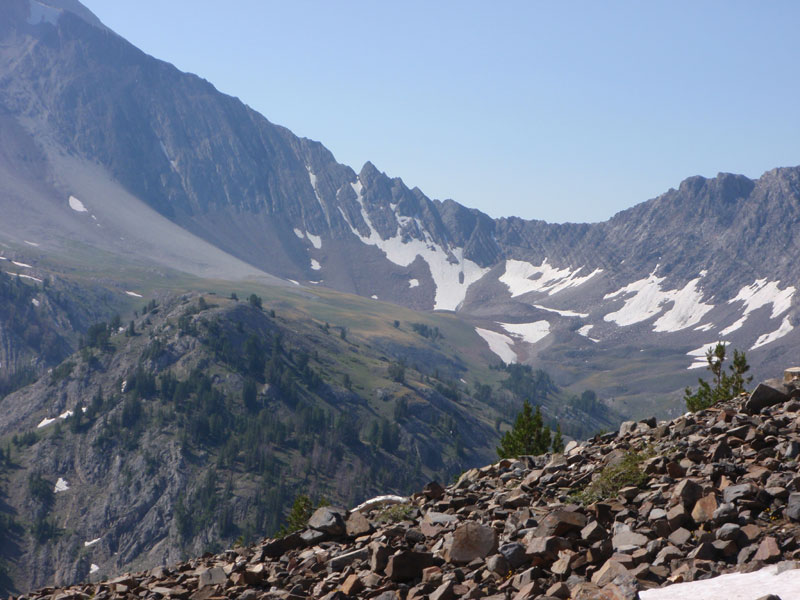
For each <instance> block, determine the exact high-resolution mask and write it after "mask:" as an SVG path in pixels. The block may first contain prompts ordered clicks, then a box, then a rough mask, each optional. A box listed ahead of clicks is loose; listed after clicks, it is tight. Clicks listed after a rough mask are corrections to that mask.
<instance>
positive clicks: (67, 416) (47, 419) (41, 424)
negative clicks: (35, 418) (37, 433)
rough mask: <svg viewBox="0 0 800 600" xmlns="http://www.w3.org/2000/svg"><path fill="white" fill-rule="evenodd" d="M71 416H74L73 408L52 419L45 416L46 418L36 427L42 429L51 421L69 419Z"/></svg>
mask: <svg viewBox="0 0 800 600" xmlns="http://www.w3.org/2000/svg"><path fill="white" fill-rule="evenodd" d="M71 416H72V411H71V410H65V411H64V412H63V413H61V414H60V415H58V416H57V417H53V418H52V419H49V418H47V417H45V418H44V419H42V420H41V421H40V422H39V424H38V425H37V426H36V428H37V429H41V428H42V427H47V426H48V425H50V424H51V423H55V422H56V421H57V420H58V419H67V418H69V417H71Z"/></svg>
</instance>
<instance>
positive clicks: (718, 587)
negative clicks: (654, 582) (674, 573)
mask: <svg viewBox="0 0 800 600" xmlns="http://www.w3.org/2000/svg"><path fill="white" fill-rule="evenodd" d="M767 593H769V594H775V595H776V596H779V597H780V598H781V600H800V569H790V570H788V571H784V572H783V573H778V567H777V565H773V566H770V567H765V568H763V569H760V570H758V571H754V572H752V573H728V574H727V575H719V576H718V577H712V578H711V579H703V580H700V581H692V582H688V583H675V584H672V585H668V586H667V587H663V588H656V589H652V590H643V591H641V592H639V597H640V598H641V599H642V600H698V599H702V600H753V599H754V598H759V597H761V596H763V595H765V594H767Z"/></svg>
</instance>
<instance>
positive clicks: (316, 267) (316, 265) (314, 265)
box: [311, 258, 322, 271]
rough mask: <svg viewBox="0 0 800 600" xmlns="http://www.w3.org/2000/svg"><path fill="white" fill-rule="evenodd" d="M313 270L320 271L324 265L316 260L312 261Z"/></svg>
mask: <svg viewBox="0 0 800 600" xmlns="http://www.w3.org/2000/svg"><path fill="white" fill-rule="evenodd" d="M311 268H312V269H314V270H315V271H319V270H320V269H321V268H322V265H321V264H319V262H318V261H317V260H315V259H313V258H312V259H311Z"/></svg>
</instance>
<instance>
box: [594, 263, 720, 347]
mask: <svg viewBox="0 0 800 600" xmlns="http://www.w3.org/2000/svg"><path fill="white" fill-rule="evenodd" d="M657 270H658V265H656V268H655V269H653V272H652V273H650V275H648V276H647V277H646V278H644V279H640V280H638V281H634V282H633V283H629V284H628V285H626V286H625V287H623V288H621V289H619V290H617V291H616V292H611V293H610V294H606V295H605V296H603V299H604V300H611V299H613V298H617V297H621V296H627V295H629V294H632V296H630V297H629V298H627V299H626V300H625V304H624V305H623V306H622V308H620V309H619V310H618V311H615V312H611V313H608V314H607V315H605V316H604V317H603V320H604V321H607V322H610V323H616V324H617V325H620V326H622V327H625V326H627V325H633V324H634V323H640V322H642V321H646V320H648V319H650V318H652V317H654V316H656V315H657V314H659V313H660V312H661V311H662V309H663V307H664V305H665V304H666V303H668V302H672V303H673V304H672V308H670V309H669V310H667V312H665V313H664V314H663V315H662V316H661V317H660V318H659V319H658V320H657V321H656V322H655V324H654V325H653V331H656V332H674V331H680V330H681V329H686V328H687V327H691V326H692V325H696V324H697V323H699V322H700V321H701V320H702V319H703V317H704V316H705V315H706V313H708V311H710V310H712V309H713V308H714V305H712V304H704V303H703V301H702V300H703V292H702V291H701V290H700V289H698V282H699V281H700V278H699V277H698V278H696V279H692V280H691V281H690V282H688V283H687V284H686V285H685V286H684V287H683V288H682V289H675V290H662V289H661V282H662V281H664V279H665V278H664V277H659V276H657V275H656V271H657Z"/></svg>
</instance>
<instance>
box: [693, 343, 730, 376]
mask: <svg viewBox="0 0 800 600" xmlns="http://www.w3.org/2000/svg"><path fill="white" fill-rule="evenodd" d="M720 341H721V342H722V343H723V344H725V345H726V346H727V345H728V342H726V341H724V340H720ZM716 345H717V342H710V343H708V344H703V345H702V346H700V347H699V348H695V349H694V350H690V351H689V352H687V353H686V355H687V356H691V357H692V358H693V359H694V362H693V363H692V364H691V365H689V369H699V368H700V367H706V366H708V361H707V360H706V352H708V349H709V348H711V349H712V350H713V349H714V347H715V346H716Z"/></svg>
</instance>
